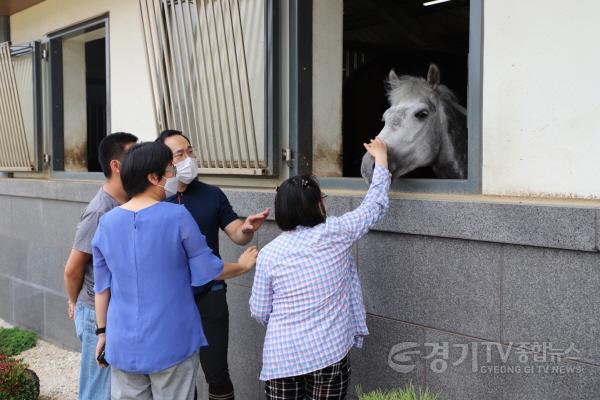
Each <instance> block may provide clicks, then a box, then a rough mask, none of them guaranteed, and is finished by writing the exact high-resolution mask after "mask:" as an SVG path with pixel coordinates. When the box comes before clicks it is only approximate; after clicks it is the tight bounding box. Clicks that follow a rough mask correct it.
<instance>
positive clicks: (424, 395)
mask: <svg viewBox="0 0 600 400" xmlns="http://www.w3.org/2000/svg"><path fill="white" fill-rule="evenodd" d="M357 392H358V399H359V400H439V397H438V395H437V394H435V393H433V392H431V391H429V389H420V388H419V389H417V388H415V387H414V386H413V385H412V384H409V385H408V386H407V387H405V388H404V389H394V390H389V391H383V390H375V391H373V392H369V393H362V390H361V389H360V387H359V388H358V389H357Z"/></svg>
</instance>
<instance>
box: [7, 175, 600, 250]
mask: <svg viewBox="0 0 600 400" xmlns="http://www.w3.org/2000/svg"><path fill="white" fill-rule="evenodd" d="M99 186H100V183H99V182H93V181H75V180H42V179H39V180H38V179H9V178H2V179H0V196H16V197H30V198H38V199H53V200H62V201H72V202H81V203H86V202H88V201H89V200H90V199H91V198H92V197H93V196H94V194H95V193H96V191H97V190H98V188H99ZM224 192H225V193H226V194H227V196H228V197H229V199H230V201H231V203H232V205H233V207H234V209H235V210H236V211H237V212H238V214H239V215H240V216H247V215H249V214H252V213H255V212H258V211H260V210H262V209H264V208H267V207H270V208H272V207H273V200H274V197H275V193H274V192H273V191H264V190H255V189H235V188H226V189H224ZM361 201H362V197H357V196H356V195H355V194H349V195H347V196H346V195H332V196H330V197H329V198H328V199H327V207H328V209H329V210H330V214H331V215H340V214H342V213H344V212H347V211H349V210H351V209H352V208H354V207H357V206H358V205H359V204H360V202H361ZM273 217H274V213H271V215H270V217H269V219H271V220H272V219H273ZM374 230H376V231H384V232H395V233H405V234H413V235H423V236H434V237H447V238H457V239H466V240H476V241H487V242H495V243H507V244H516V245H527V246H537V247H549V248H558V249H568V250H580V251H598V250H599V249H600V234H599V232H600V209H598V208H597V207H595V206H594V205H589V206H587V205H573V204H564V205H563V204H548V203H546V202H544V203H541V204H536V203H529V202H528V203H521V202H517V201H514V202H509V201H500V200H498V201H490V200H489V199H485V200H484V199H482V200H481V201H479V200H477V199H473V198H469V199H457V200H453V199H448V200H436V199H392V200H391V201H390V211H389V212H388V215H387V216H386V218H385V219H384V220H383V221H382V222H380V223H379V224H378V225H377V226H375V228H374Z"/></svg>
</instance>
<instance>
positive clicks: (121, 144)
mask: <svg viewBox="0 0 600 400" xmlns="http://www.w3.org/2000/svg"><path fill="white" fill-rule="evenodd" d="M137 141H138V138H137V137H136V136H135V135H132V134H131V133H127V132H115V133H112V134H110V135H108V136H106V137H105V138H104V139H102V140H101V141H100V144H99V145H98V162H99V163H100V167H101V168H102V172H104V176H105V177H107V178H110V177H111V175H112V171H111V170H110V162H111V161H112V160H119V161H120V160H121V159H122V158H123V154H125V146H126V145H128V144H129V143H135V142H137Z"/></svg>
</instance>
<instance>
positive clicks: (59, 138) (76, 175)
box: [46, 13, 111, 179]
mask: <svg viewBox="0 0 600 400" xmlns="http://www.w3.org/2000/svg"><path fill="white" fill-rule="evenodd" d="M99 28H104V29H105V44H106V47H105V58H106V134H107V135H108V134H110V132H111V112H110V110H111V103H110V86H111V85H110V22H109V14H108V13H105V14H102V15H100V16H97V17H94V18H91V19H88V20H86V21H83V22H80V23H77V24H74V25H71V26H68V27H66V28H63V29H60V30H57V31H54V32H51V33H48V34H47V35H46V37H47V44H48V70H49V71H48V83H47V85H48V89H49V90H48V93H49V96H48V97H49V98H48V101H49V107H48V112H49V119H50V129H51V135H50V137H51V149H52V153H51V155H52V162H51V168H50V170H51V172H52V177H54V178H64V179H90V178H91V179H98V178H103V177H104V175H103V174H102V173H101V172H68V171H65V170H64V152H65V142H64V108H63V105H64V89H63V88H64V86H63V83H64V81H63V59H62V41H63V40H64V39H68V38H70V37H73V36H77V35H80V34H82V33H86V32H88V31H91V30H95V29H99Z"/></svg>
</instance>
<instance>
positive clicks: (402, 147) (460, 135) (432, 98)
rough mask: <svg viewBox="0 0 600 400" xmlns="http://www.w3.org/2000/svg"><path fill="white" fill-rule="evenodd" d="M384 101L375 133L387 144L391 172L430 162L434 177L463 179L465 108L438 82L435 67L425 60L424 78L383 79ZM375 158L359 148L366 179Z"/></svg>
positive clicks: (393, 75) (399, 173)
mask: <svg viewBox="0 0 600 400" xmlns="http://www.w3.org/2000/svg"><path fill="white" fill-rule="evenodd" d="M386 83H387V87H388V92H387V95H388V100H389V102H390V107H389V108H388V109H387V110H386V111H385V112H384V114H383V121H384V122H385V125H384V127H383V129H382V130H381V132H379V134H378V135H377V137H379V138H380V139H381V140H383V141H384V142H385V143H386V144H387V147H388V164H389V170H390V172H391V173H392V178H398V177H401V176H402V175H404V174H406V173H408V172H410V171H412V170H414V169H416V168H419V167H425V166H431V168H432V169H433V171H434V173H435V174H436V176H437V177H439V178H449V179H464V178H465V177H466V172H467V168H466V167H467V160H466V156H467V154H466V146H467V130H466V111H465V109H464V108H463V107H461V106H460V105H459V104H458V102H457V101H456V98H455V96H454V94H453V93H452V92H451V91H450V89H448V88H447V87H446V86H444V85H440V71H439V69H438V67H437V66H436V65H434V64H431V65H430V66H429V71H428V73H427V79H426V80H425V79H423V78H419V77H414V76H401V77H398V76H397V75H396V73H395V72H394V70H391V71H390V74H389V76H388V79H387V82H386ZM374 163H375V160H374V159H373V157H372V156H371V155H370V154H369V153H365V155H364V156H363V160H362V165H361V175H362V176H363V178H365V179H366V180H367V182H370V181H371V177H372V174H373V167H374Z"/></svg>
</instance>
